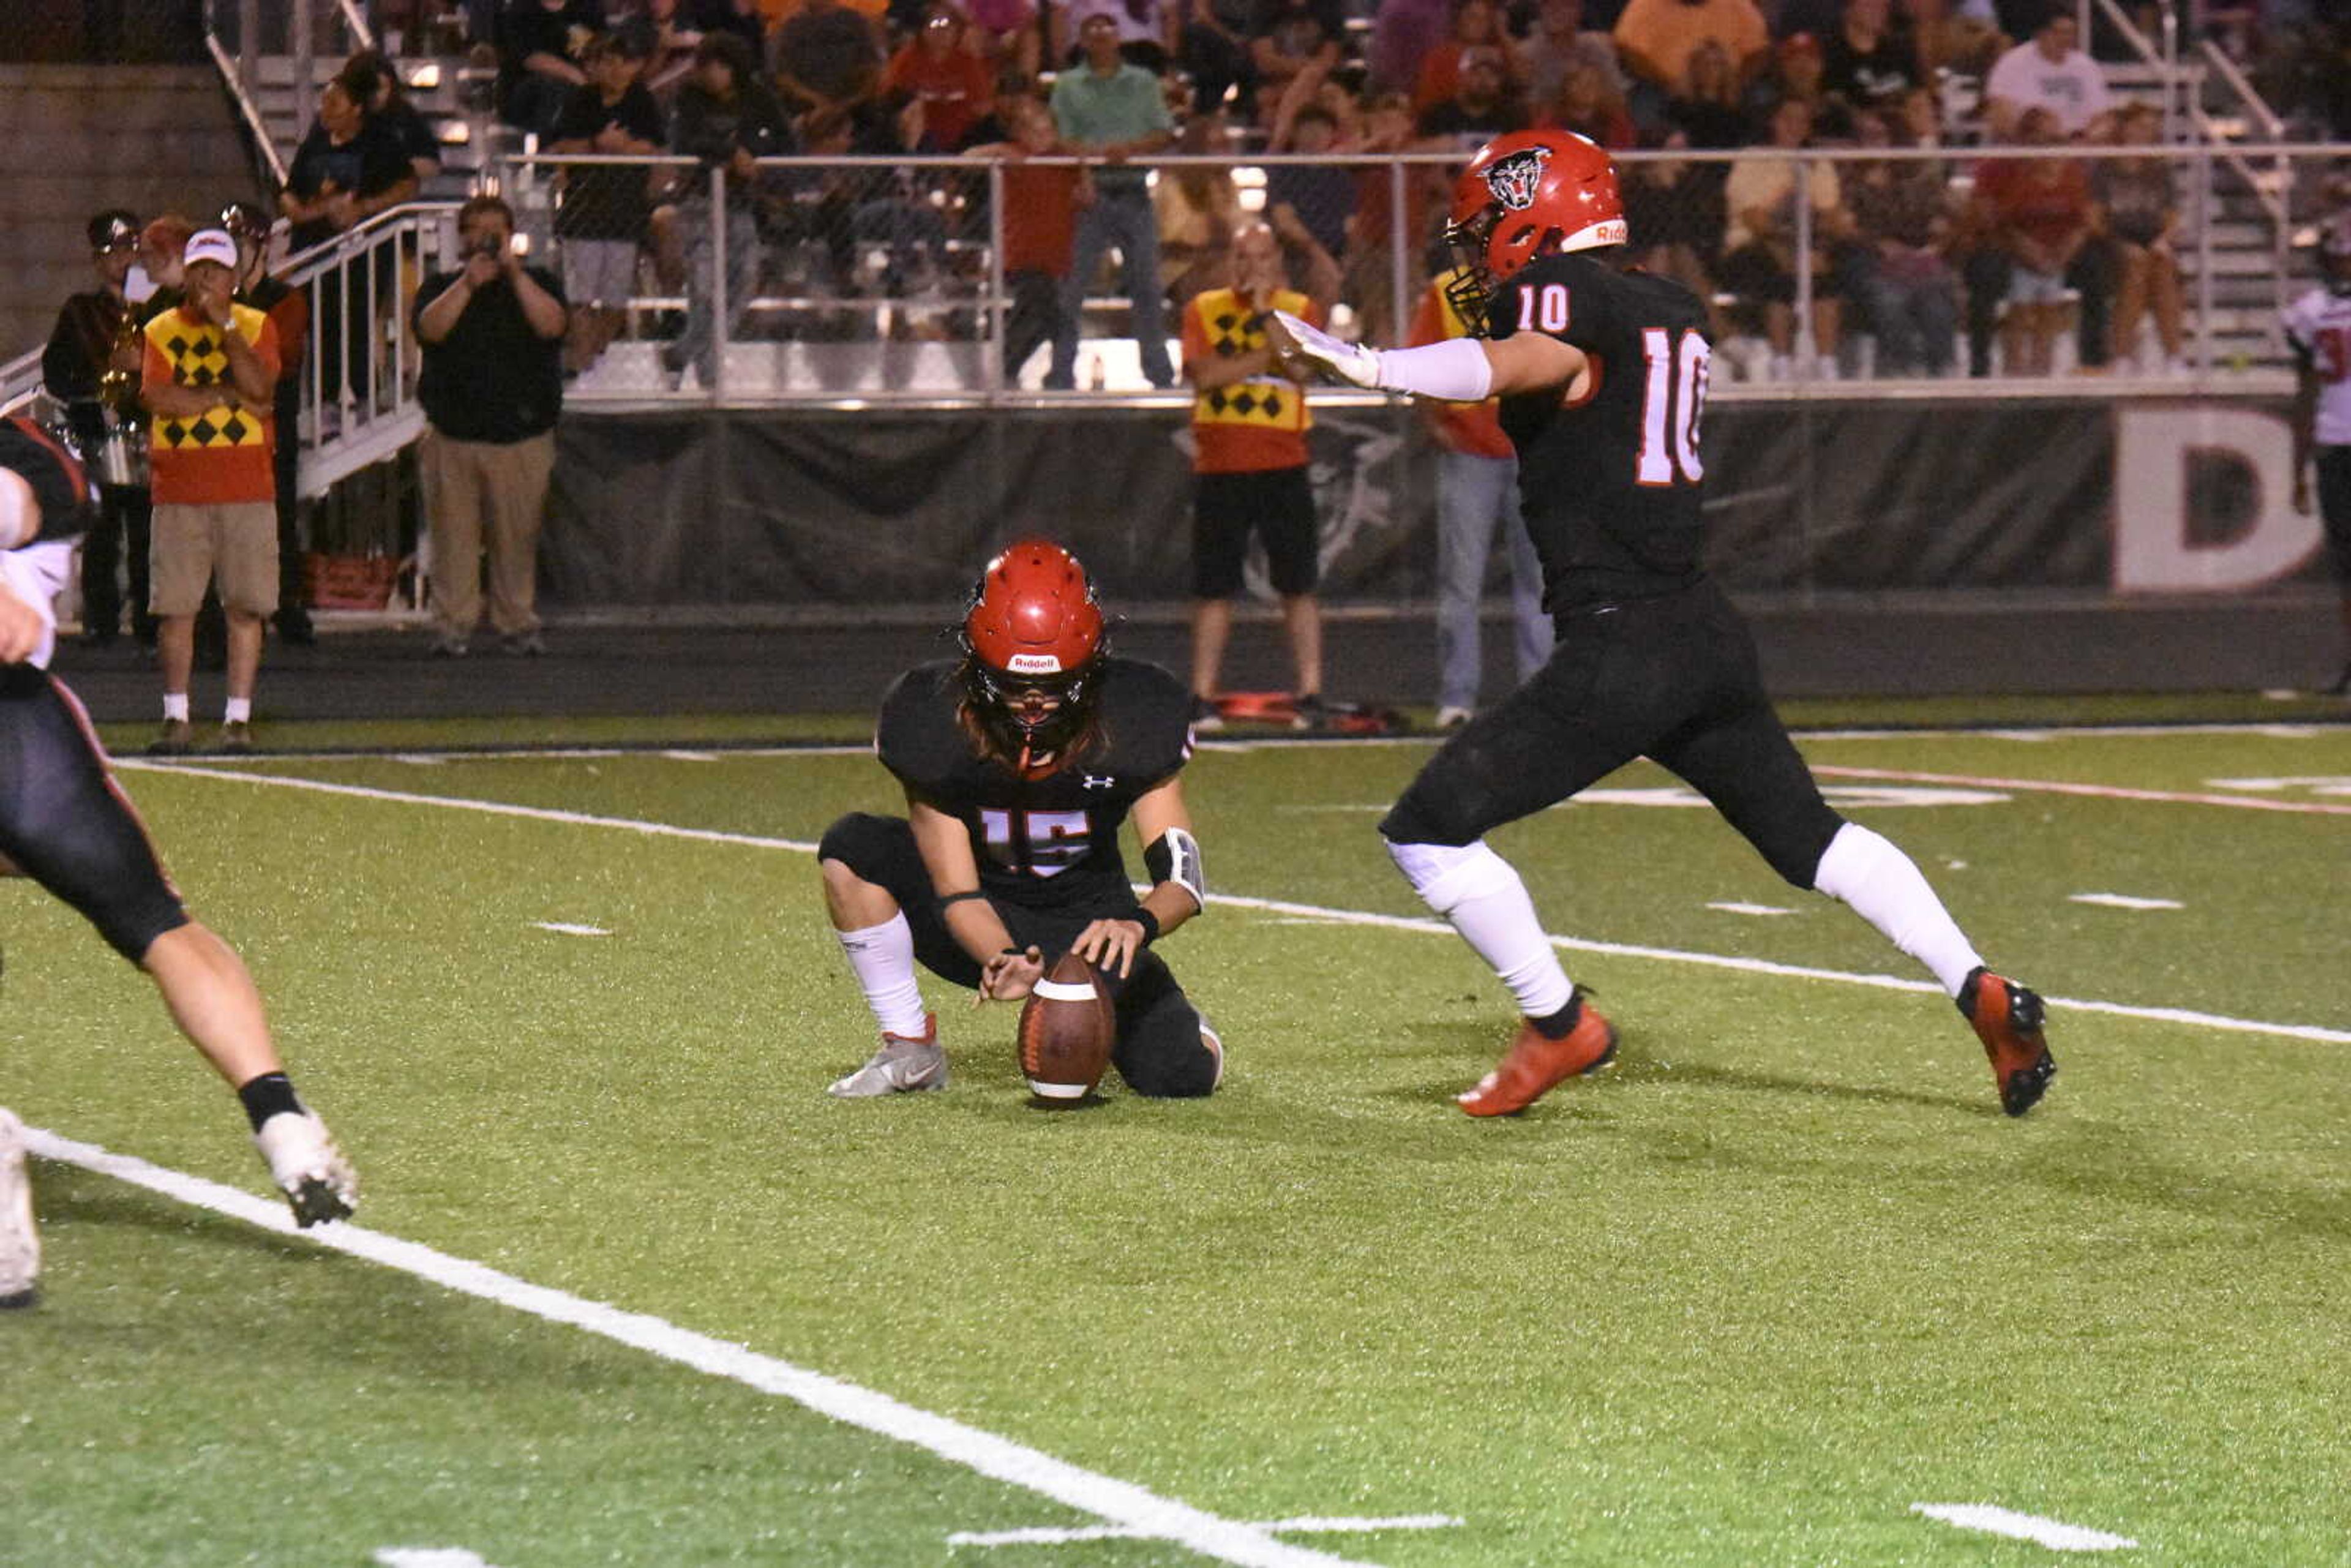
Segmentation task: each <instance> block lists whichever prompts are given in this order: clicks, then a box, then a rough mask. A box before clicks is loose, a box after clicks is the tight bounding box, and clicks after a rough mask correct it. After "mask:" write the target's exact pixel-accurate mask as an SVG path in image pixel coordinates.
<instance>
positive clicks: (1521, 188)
mask: <svg viewBox="0 0 2351 1568" xmlns="http://www.w3.org/2000/svg"><path fill="white" fill-rule="evenodd" d="M1548 162H1551V149H1550V148H1548V147H1522V148H1520V150H1519V151H1518V152H1513V153H1511V154H1510V156H1508V157H1506V158H1498V159H1496V160H1495V161H1494V166H1493V167H1492V168H1490V169H1489V170H1487V171H1486V189H1487V190H1489V191H1490V192H1492V193H1493V195H1494V200H1496V201H1498V202H1499V203H1501V204H1502V205H1504V206H1505V207H1508V208H1509V209H1510V211H1512V212H1514V213H1523V212H1525V211H1526V210H1527V209H1528V208H1529V207H1531V206H1533V205H1534V204H1535V186H1536V185H1537V184H1538V183H1541V180H1542V172H1543V165H1544V164H1546V163H1548Z"/></svg>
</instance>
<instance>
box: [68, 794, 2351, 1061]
mask: <svg viewBox="0 0 2351 1568" xmlns="http://www.w3.org/2000/svg"><path fill="white" fill-rule="evenodd" d="M114 766H115V767H117V768H131V769H147V770H152V771H156V772H172V773H177V774H178V775H180V776H181V777H182V778H186V779H228V780H230V781H232V782H235V783H243V784H269V785H275V786H277V787H278V788H281V789H308V790H313V791H316V792H317V793H319V794H322V795H350V796H355V797H357V798H359V799H361V800H385V801H389V802H392V804H395V805H402V806H443V807H446V808H448V809H449V810H456V811H480V812H483V813H485V814H486V815H488V816H493V817H521V818H525V819H527V820H528V821H545V822H568V823H570V824H572V825H574V826H578V827H589V828H616V829H619V830H620V831H623V832H631V833H643V834H646V835H648V836H651V837H656V838H677V839H691V840H695V841H702V842H707V843H720V844H742V845H746V846H748V847H749V848H752V849H767V850H789V851H792V852H795V853H797V854H804V855H805V854H814V853H815V852H816V845H814V844H812V843H809V842H807V841H803V840H799V839H774V838H762V837H760V836H758V834H755V833H722V832H718V831H715V830H713V829H709V828H683V827H678V826H675V825H674V824H672V823H669V822H647V821H639V820H638V819H636V818H633V817H598V816H591V815H590V814H589V813H587V812H585V811H556V810H549V809H547V808H546V807H543V806H517V805H510V804H508V803H507V802H506V801H503V800H465V799H464V798H462V797H459V796H454V795H413V794H409V793H407V792H406V791H404V790H399V789H371V788H369V787H367V786H365V785H360V784H329V783H326V782H323V781H322V780H319V779H293V778H287V777H286V776H284V775H281V774H271V773H246V772H229V771H226V770H223V769H217V768H179V767H174V766H172V765H170V764H163V765H161V766H159V765H157V764H154V763H150V762H146V761H142V760H139V759H136V758H115V759H114ZM1212 902H1214V903H1216V904H1225V905H1228V906H1229V907H1231V908H1234V909H1254V910H1259V911H1261V912H1263V913H1265V914H1268V915H1290V916H1294V917H1297V918H1301V919H1306V920H1329V921H1337V922H1340V923H1342V924H1343V925H1371V926H1377V927H1380V928H1382V929H1384V930H1389V931H1416V932H1421V933H1424V934H1426V935H1430V936H1451V935H1452V934H1453V927H1451V926H1450V925H1447V924H1445V922H1443V921H1441V920H1429V919H1426V918H1423V917H1419V916H1414V915H1375V914H1373V913H1371V912H1370V911H1368V910H1360V909H1332V908H1330V907H1329V906H1327V905H1324V904H1297V903H1292V902H1291V901H1290V900H1288V899H1280V898H1250V897H1248V896H1246V895H1245V894H1228V893H1220V894H1216V895H1215V897H1214V899H1213V900H1212ZM1551 944H1552V946H1554V947H1557V948H1560V949H1561V950H1562V951H1563V952H1569V953H1597V954H1601V955H1603V956H1607V957H1612V958H1649V959H1654V960H1656V962H1659V963H1665V964H1695V965H1698V967H1702V968H1709V969H1734V970H1737V971H1739V972H1740V973H1742V974H1749V975H1773V976H1778V977H1782V978H1786V979H1798V980H1829V981H1834V983H1836V984H1838V985H1845V986H1869V987H1872V988H1876V989H1878V990H1883V991H1916V992H1920V993H1925V994H1928V995H1933V996H1941V995H1942V994H1943V988H1942V987H1940V986H1938V985H1937V984H1935V983H1934V982H1933V981H1932V980H1907V979H1904V978H1902V977H1899V976H1896V975H1860V974H1855V973H1853V972H1851V971H1849V970H1844V969H1816V968H1813V967H1808V966H1806V965H1802V964H1775V963H1772V962H1771V960H1769V959H1765V958H1740V957H1733V956H1730V955H1729V954H1723V953H1691V952H1687V951H1684V950H1683V949H1681V948H1678V947H1650V946H1642V945H1640V944H1637V943H1630V942H1595V941H1591V940H1588V939H1586V938H1584V937H1581V936H1552V937H1551ZM2043 1000H2045V1001H2047V1002H2048V1003H2049V1004H2050V1005H2051V1006H2052V1007H2059V1008H2072V1009H2075V1010H2077V1011H2080V1012H2089V1013H2104V1014H2105V1015H2107V1016H2108V1017H2111V1018H2126V1019H2144V1020H2147V1021H2148V1022H2152V1023H2178V1024H2187V1025H2189V1026H2190V1027H2192V1028H2196V1029H2213V1030H2226V1031H2228V1032H2230V1033H2232V1034H2266V1035H2275V1036H2278V1037H2280V1038H2282V1039H2285V1040H2315V1041H2317V1042H2319V1043H2320V1044H2323V1045H2351V1030H2340V1029H2325V1028H2322V1027H2321V1026H2319V1025H2317V1024H2301V1023H2269V1022H2265V1021H2263V1020H2262V1019H2240V1018H2230V1017H2228V1016H2226V1015H2225V1014H2220V1013H2199V1012H2192V1011H2189V1009H2184V1008H2144V1007H2136V1006H2133V1005H2132V1004H2130V1003H2128V1002H2102V1001H2095V1000H2093V999H2091V998H2085V997H2044V998H2043Z"/></svg>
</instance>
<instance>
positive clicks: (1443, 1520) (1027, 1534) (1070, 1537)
mask: <svg viewBox="0 0 2351 1568" xmlns="http://www.w3.org/2000/svg"><path fill="white" fill-rule="evenodd" d="M1460 1522H1461V1521H1459V1520H1458V1519H1456V1518H1454V1517H1453V1515H1451V1514H1449V1513H1401V1514H1397V1515H1396V1516H1395V1517H1394V1518H1392V1519H1331V1518H1324V1517H1323V1516H1322V1515H1321V1514H1306V1515H1302V1516H1301V1517H1300V1518H1297V1519H1268V1520H1260V1521H1258V1522H1257V1523H1255V1524H1252V1525H1250V1526H1249V1528H1250V1529H1251V1530H1262V1531H1265V1532H1266V1533H1268V1534H1269V1535H1279V1534H1297V1535H1311V1534H1315V1533H1318V1532H1320V1533H1326V1534H1338V1535H1355V1534H1369V1533H1370V1532H1371V1531H1375V1530H1445V1529H1447V1528H1449V1527H1451V1526H1453V1525H1457V1524H1459V1523H1460ZM1137 1534H1138V1532H1137V1531H1133V1530H1129V1529H1126V1528H1125V1527H1123V1526H1122V1525H1115V1524H1101V1525H1094V1526H1092V1527H1091V1528H1088V1529H1084V1530H1054V1529H1050V1528H1045V1527H1033V1528H1030V1529H1028V1530H987V1531H971V1530H959V1531H956V1533H954V1534H953V1535H950V1536H948V1537H947V1544H948V1545H949V1546H1069V1545H1072V1544H1074V1543H1076V1542H1081V1541H1121V1540H1131V1539H1133V1538H1134V1537H1135V1536H1136V1535H1137Z"/></svg>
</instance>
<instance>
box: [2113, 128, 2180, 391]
mask: <svg viewBox="0 0 2351 1568" xmlns="http://www.w3.org/2000/svg"><path fill="white" fill-rule="evenodd" d="M2112 123H2113V127H2114V129H2113V132H2112V134H2113V139H2114V141H2115V143H2116V145H2117V146H2123V147H2152V146H2156V145H2158V144H2159V143H2160V142H2161V141H2163V113H2162V111H2161V110H2158V109H2157V108H2156V107H2155V105H2153V104H2151V103H2148V102H2146V101H2145V100H2139V101H2137V102H2133V103H2128V104H2126V105H2124V106H2123V109H2122V111H2121V112H2120V113H2118V114H2116V116H2115V117H2114V119H2113V121H2112ZM2090 195H2091V198H2092V199H2093V200H2094V201H2095V202H2096V203H2097V205H2098V211H2099V213H2100V214H2101V217H2102V221H2103V223H2104V225H2105V238H2106V242H2107V244H2108V245H2110V246H2113V248H2114V253H2115V261H2116V266H2117V269H2118V271H2119V273H2120V278H2119V281H2118V283H2117V286H2116V291H2115V292H2116V298H2115V340H2114V351H2115V353H2116V357H2118V358H2123V359H2127V360H2130V361H2133V362H2134V364H2137V363H2139V362H2140V355H2139V351H2138V340H2139V330H2140V327H2141V325H2142V324H2143V323H2144V322H2145V321H2146V319H2147V317H2148V316H2149V314H2152V315H2153V317H2154V319H2155V336H2156V341H2157V344H2158V349H2159V351H2160V358H2159V359H2158V360H2157V361H2155V363H2154V366H2153V367H2152V368H2154V369H2157V370H2159V371H2164V372H2165V373H2168V374H2176V373H2178V372H2179V371H2183V370H2185V369H2186V368H2187V366H2186V361H2185V360H2184V359H2183V358H2182V355H2183V353H2184V351H2185V350H2186V348H2187V331H2186V327H2185V323H2184V319H2183V318H2184V301H2183V299H2182V296H2181V290H2180V281H2179V246H2178V236H2179V202H2178V199H2177V198H2176V197H2175V196H2174V195H2173V193H2172V188H2171V164H2170V163H2169V162H2168V161H2167V160H2165V159H2162V158H2158V157H2152V156H2138V157H2121V158H2101V159H2100V160H2098V166H2097V168H2096V169H2095V171H2094V172H2092V173H2091V175H2090Z"/></svg>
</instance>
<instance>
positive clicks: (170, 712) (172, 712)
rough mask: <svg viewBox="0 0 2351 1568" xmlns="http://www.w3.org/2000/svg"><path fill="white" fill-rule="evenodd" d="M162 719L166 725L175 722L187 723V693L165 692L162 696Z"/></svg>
mask: <svg viewBox="0 0 2351 1568" xmlns="http://www.w3.org/2000/svg"><path fill="white" fill-rule="evenodd" d="M163 718H164V722H166V723H171V722H172V721H175V720H176V721H177V722H179V723H181V724H185V723H187V722H188V694H187V693H185V692H165V693H164V694H163Z"/></svg>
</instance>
